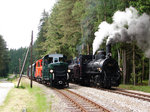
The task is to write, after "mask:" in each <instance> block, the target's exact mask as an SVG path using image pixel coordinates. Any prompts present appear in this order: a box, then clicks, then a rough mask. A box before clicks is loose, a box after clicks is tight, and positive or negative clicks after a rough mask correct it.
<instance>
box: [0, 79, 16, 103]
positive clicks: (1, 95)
mask: <svg viewBox="0 0 150 112" xmlns="http://www.w3.org/2000/svg"><path fill="white" fill-rule="evenodd" d="M13 87H14V84H13V83H10V82H7V81H6V80H5V79H4V80H2V79H1V81H0V105H2V104H3V101H4V100H5V98H6V96H7V94H8V92H9V90H10V89H11V88H13Z"/></svg>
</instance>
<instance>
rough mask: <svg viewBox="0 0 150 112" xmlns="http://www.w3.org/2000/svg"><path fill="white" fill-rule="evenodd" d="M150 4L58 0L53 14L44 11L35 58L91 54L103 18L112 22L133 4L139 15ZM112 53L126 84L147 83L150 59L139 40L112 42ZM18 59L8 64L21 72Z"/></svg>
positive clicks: (142, 1) (145, 0)
mask: <svg viewBox="0 0 150 112" xmlns="http://www.w3.org/2000/svg"><path fill="white" fill-rule="evenodd" d="M149 4H150V0H58V2H57V3H56V4H55V5H54V7H53V9H52V10H51V13H49V12H46V11H43V13H42V17H41V20H40V25H39V33H38V37H37V40H36V41H35V43H34V45H33V58H34V59H33V60H34V61H35V60H37V59H39V58H41V57H43V56H44V55H46V54H49V53H62V54H65V55H66V56H67V57H68V59H72V58H74V57H75V56H78V55H79V54H92V43H93V40H94V38H95V36H94V33H95V32H96V31H97V30H98V26H99V24H100V23H101V22H102V21H107V22H108V23H112V16H113V14H114V13H115V12H116V11H118V10H121V11H124V10H125V8H127V7H129V6H131V5H132V6H133V7H135V8H136V9H137V10H138V12H139V14H142V13H144V12H146V13H147V14H150V6H149ZM105 45H106V42H105V41H104V42H103V44H102V45H101V46H100V49H102V48H105ZM23 49H24V48H21V49H18V50H10V51H9V53H10V54H13V52H18V53H19V52H21V50H22V51H25V50H27V49H24V50H23ZM21 54H22V55H23V53H20V56H21ZM18 55H19V54H18ZM112 56H113V58H115V59H116V60H118V64H119V66H120V68H121V69H122V82H123V83H124V84H134V85H136V84H144V81H145V80H148V79H149V59H148V58H146V57H145V55H144V53H143V52H142V50H141V49H140V48H138V46H137V45H136V42H133V43H117V44H115V45H113V46H112ZM11 57H13V56H12V55H11ZM17 58H18V59H19V57H16V59H12V60H13V61H14V60H16V61H14V62H11V64H10V65H9V66H10V72H13V71H14V70H15V67H16V71H18V68H19V66H18V65H19V64H18V65H14V63H15V62H16V63H19V61H18V59H17ZM26 66H28V65H26ZM12 68H13V69H12Z"/></svg>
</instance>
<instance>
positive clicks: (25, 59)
mask: <svg viewBox="0 0 150 112" xmlns="http://www.w3.org/2000/svg"><path fill="white" fill-rule="evenodd" d="M29 49H30V46H29V47H28V50H27V52H26V56H25V59H24V62H23V65H22V69H21V71H20V75H19V76H20V77H19V81H18V85H17V88H18V87H19V84H20V81H21V78H22V72H23V69H24V66H25V63H26V59H27V56H28V53H29Z"/></svg>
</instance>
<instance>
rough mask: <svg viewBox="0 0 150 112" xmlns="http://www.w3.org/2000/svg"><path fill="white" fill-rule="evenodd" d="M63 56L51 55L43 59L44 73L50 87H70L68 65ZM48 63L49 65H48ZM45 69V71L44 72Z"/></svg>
mask: <svg viewBox="0 0 150 112" xmlns="http://www.w3.org/2000/svg"><path fill="white" fill-rule="evenodd" d="M65 58H66V57H65V56H63V55H62V54H49V55H46V56H45V57H43V60H44V61H43V62H44V63H43V64H44V65H45V66H44V68H43V72H45V79H46V80H48V81H49V82H50V86H58V85H62V86H69V74H68V64H67V63H66V62H65ZM46 63H47V64H46ZM44 69H45V70H44Z"/></svg>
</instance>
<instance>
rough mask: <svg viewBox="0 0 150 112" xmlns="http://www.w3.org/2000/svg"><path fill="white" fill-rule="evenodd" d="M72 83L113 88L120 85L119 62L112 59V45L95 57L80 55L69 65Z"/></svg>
mask: <svg viewBox="0 0 150 112" xmlns="http://www.w3.org/2000/svg"><path fill="white" fill-rule="evenodd" d="M69 69H70V70H71V72H70V78H71V81H73V82H76V83H80V84H82V85H86V86H90V85H94V86H99V87H103V88H111V87H112V86H118V85H119V84H120V80H121V75H120V70H119V67H118V64H117V62H116V61H115V60H114V59H112V57H111V45H110V44H109V45H107V46H106V52H105V51H104V50H101V51H98V53H97V54H96V55H95V56H93V55H80V56H79V58H78V59H75V60H74V61H73V62H72V64H70V65H69Z"/></svg>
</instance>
